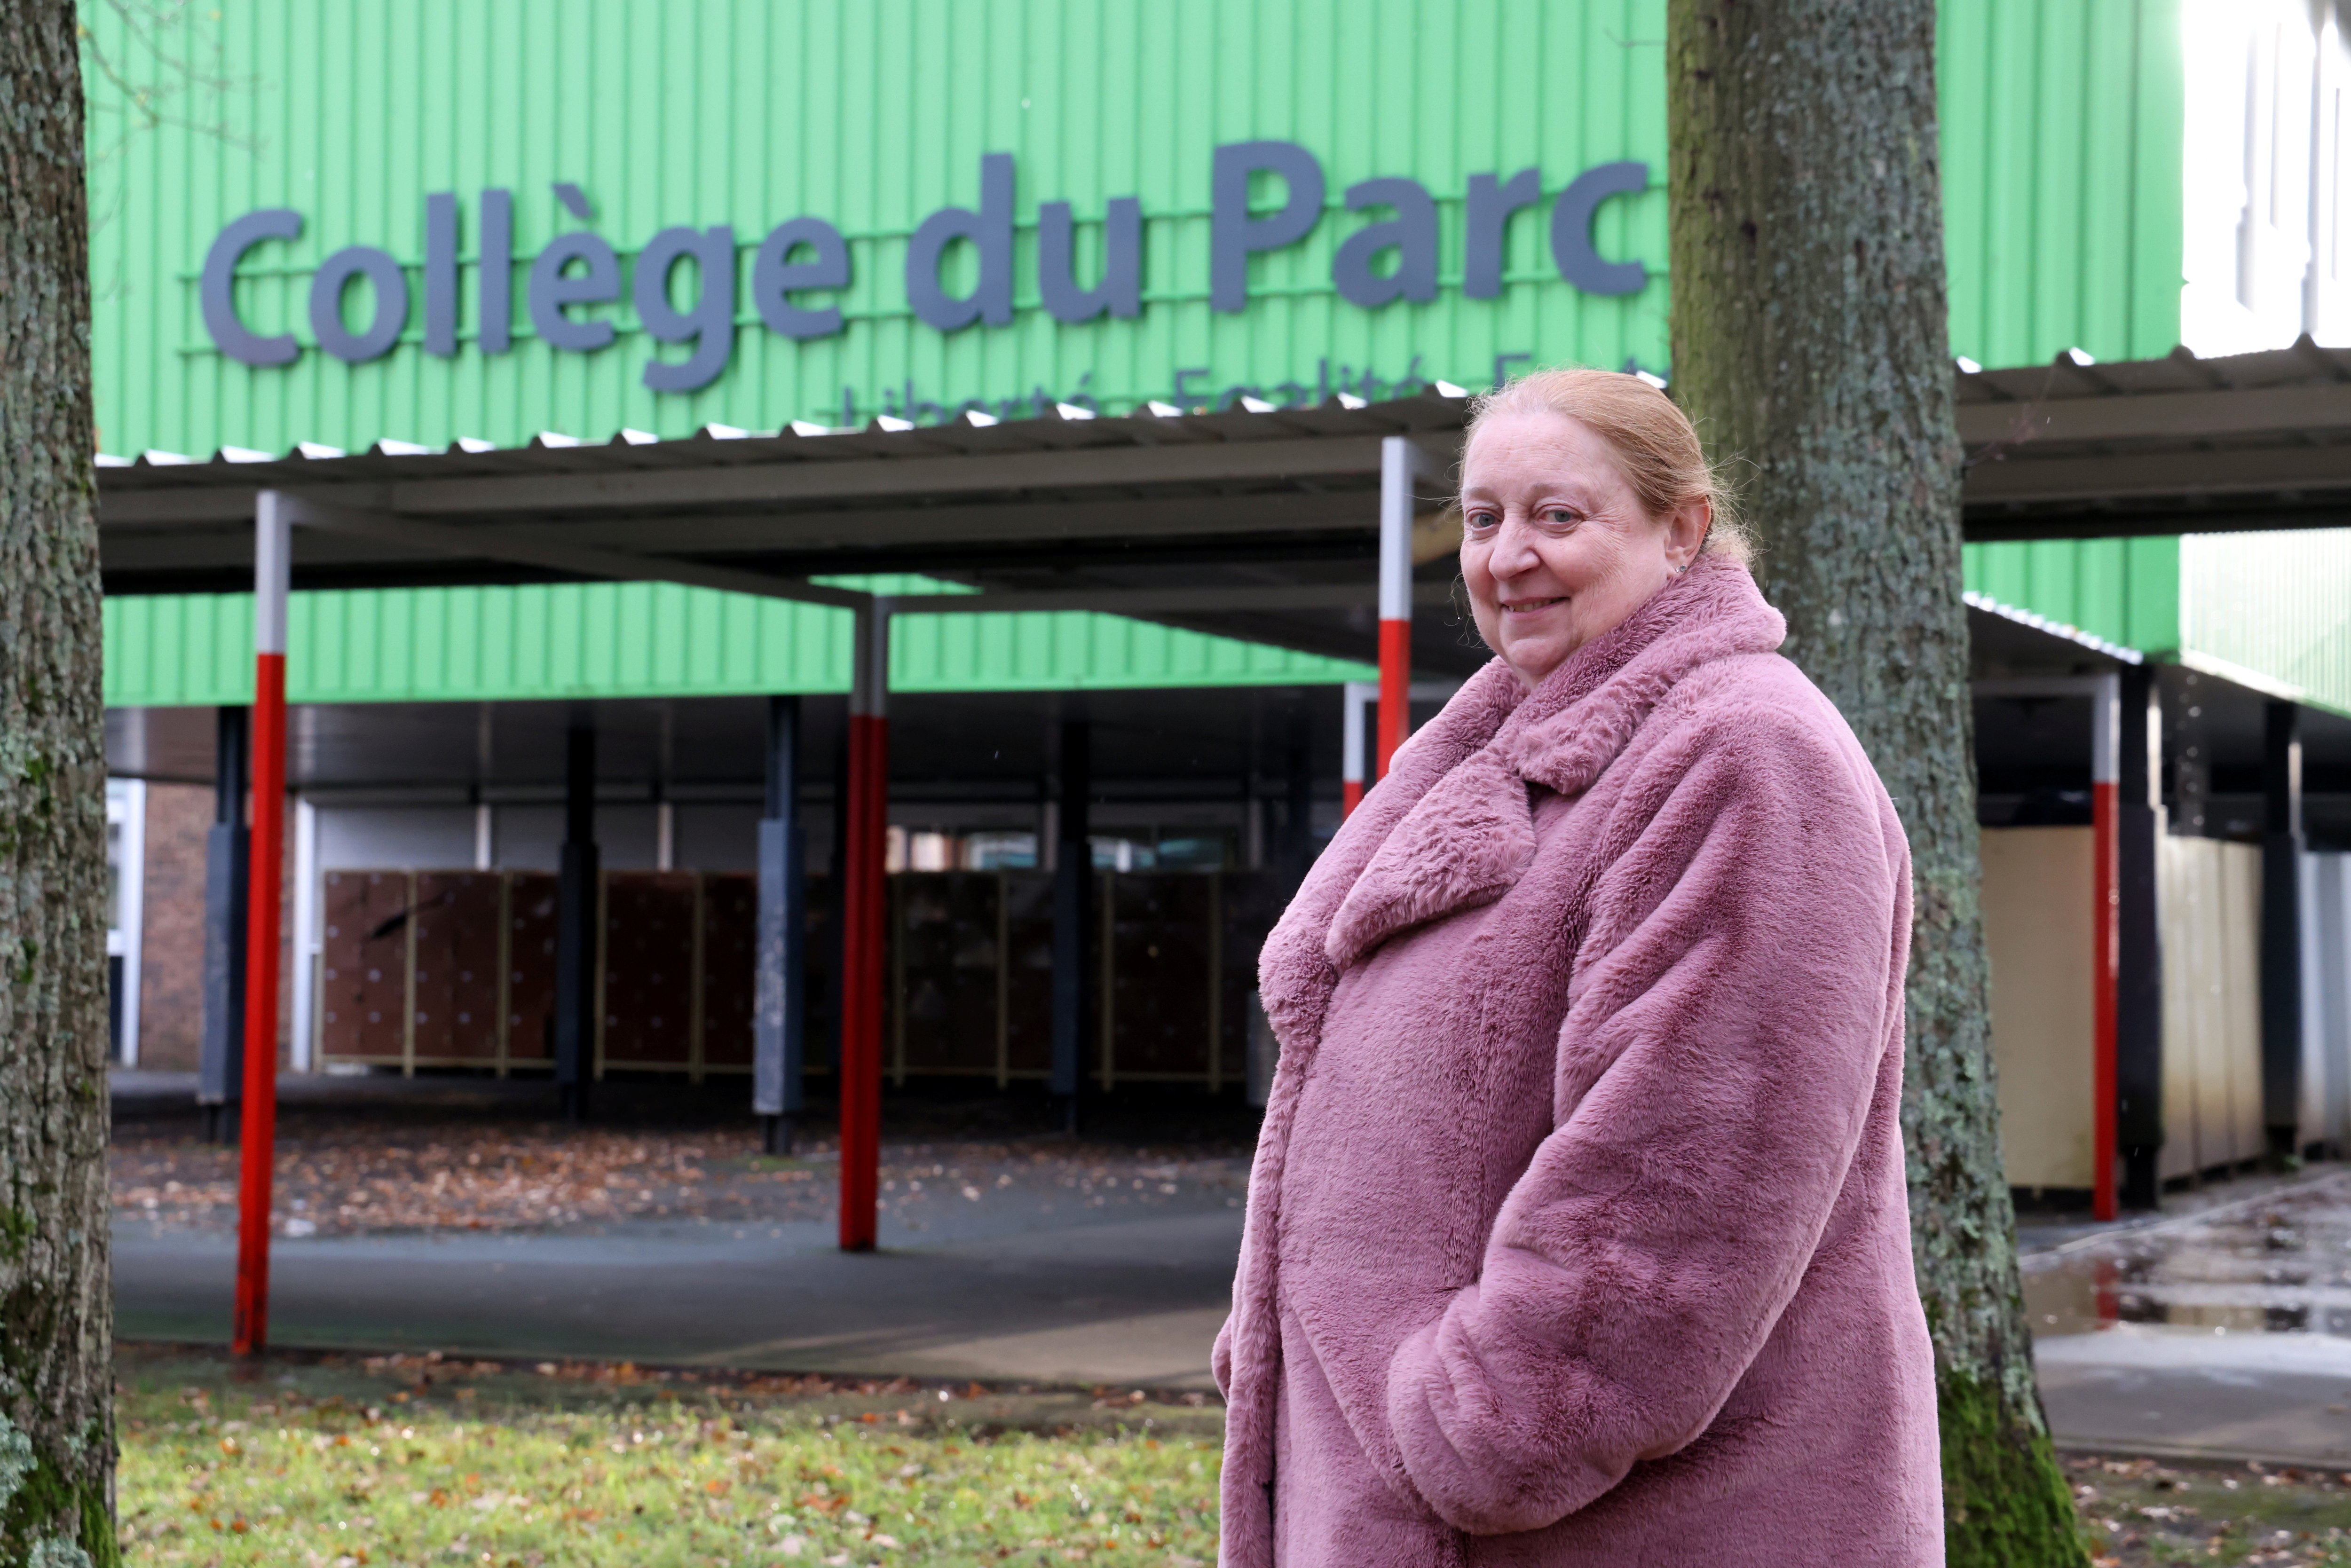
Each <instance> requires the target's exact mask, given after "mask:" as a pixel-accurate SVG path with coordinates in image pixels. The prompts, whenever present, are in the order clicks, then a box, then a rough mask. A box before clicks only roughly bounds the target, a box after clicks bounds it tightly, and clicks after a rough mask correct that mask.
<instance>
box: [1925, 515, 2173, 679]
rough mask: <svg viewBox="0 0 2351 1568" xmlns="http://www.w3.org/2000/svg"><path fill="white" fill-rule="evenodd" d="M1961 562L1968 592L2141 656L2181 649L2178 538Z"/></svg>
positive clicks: (2022, 551) (2025, 549)
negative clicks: (2026, 611)
mask: <svg viewBox="0 0 2351 1568" xmlns="http://www.w3.org/2000/svg"><path fill="white" fill-rule="evenodd" d="M1960 554H1961V559H1962V562H1963V569H1964V572H1965V576H1966V582H1967V587H1968V589H1969V591H1971V592H1975V593H1980V594H1982V595H1984V596H1985V597H1986V598H1989V599H1992V600H1996V601H1999V602H2000V603H2001V604H2005V605H2010V606H2012V607H2014V608H2016V609H2019V610H2029V611H2031V612H2033V613H2034V614H2036V615H2041V616H2044V617H2046V618H2047V619H2049V620H2051V621H2054V622H2058V623H2059V624H2060V625H2065V626H2074V627H2078V628H2080V629H2081V630H2082V631H2085V632H2089V633H2090V634H2091V635H2092V636H2095V637H2103V638H2105V640H2106V641H2107V642H2109V643H2121V644H2122V645H2123V646H2124V647H2126V648H2136V649H2137V650H2139V651H2140V652H2141V653H2152V654H2157V655H2158V656H2169V655H2171V654H2174V653H2177V651H2178V650H2179V646H2180V597H2181V594H2180V575H2181V570H2182V569H2181V565H2180V542H2179V539H2177V538H2138V539H2036V540H2031V541H2013V542H2008V543H2001V544H1976V545H1968V546H1965V547H1964V548H1963V549H1962V550H1961V552H1960Z"/></svg>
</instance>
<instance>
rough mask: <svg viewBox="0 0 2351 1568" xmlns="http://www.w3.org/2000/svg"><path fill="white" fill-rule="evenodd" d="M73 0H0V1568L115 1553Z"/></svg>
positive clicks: (73, 1564) (101, 801)
mask: <svg viewBox="0 0 2351 1568" xmlns="http://www.w3.org/2000/svg"><path fill="white" fill-rule="evenodd" d="M83 192H84V169H83V162H82V98H81V72H80V62H79V57H78V48H77V46H76V40H75V26H74V7H73V4H72V0H0V1563H5V1564H9V1565H12V1568H13V1565H15V1564H19V1563H26V1564H33V1565H35V1568H82V1565H87V1564H91V1563H99V1564H110V1563H117V1562H119V1561H120V1553H119V1552H117V1550H116V1547H115V1537H114V1523H113V1518H112V1514H113V1478H114V1426H113V1414H112V1406H111V1393H112V1388H113V1366H112V1338H113V1301H112V1293H111V1291H110V1281H109V1272H108V1266H107V1218H108V1207H107V1192H106V1140H107V1093H106V1056H107V1008H106V927H107V915H106V899H107V872H106V755H105V744H104V739H103V727H102V724H103V719H102V710H101V699H100V695H99V586H98V531H97V525H96V521H95V518H94V516H93V513H92V510H91V486H90V452H91V449H92V441H91V429H90V401H89V377H90V371H89V232H88V231H89V220H88V214H87V208H86V204H85V201H84V194H83Z"/></svg>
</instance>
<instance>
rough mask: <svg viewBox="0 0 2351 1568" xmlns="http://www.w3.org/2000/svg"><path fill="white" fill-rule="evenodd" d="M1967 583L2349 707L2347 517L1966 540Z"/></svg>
mask: <svg viewBox="0 0 2351 1568" xmlns="http://www.w3.org/2000/svg"><path fill="white" fill-rule="evenodd" d="M1962 553H1963V555H1964V558H1965V563H1966V574H1967V586H1968V589H1969V591H1970V592H1974V593H1980V594H1982V595H1983V596H1984V597H1986V598H1987V599H1991V600H1994V601H1998V602H1999V603H2001V604H2003V605H2012V606H2015V607H2016V608H2019V609H2023V610H2030V611H2032V612H2033V613H2035V614H2038V615H2041V616H2044V617H2046V618H2047V619H2048V620H2050V621H2053V622H2057V623H2059V624H2060V625H2064V626H2072V627H2075V628H2078V629H2079V630H2081V631H2084V632H2088V633H2090V634H2091V635H2092V636H2094V637H2100V638H2104V639H2105V641H2107V642H2109V643H2120V644H2122V645H2123V646H2124V647H2126V648H2134V649H2137V650H2138V651H2139V652H2140V653H2146V654H2147V655H2149V656H2150V657H2153V658H2157V659H2161V660H2165V661H2168V662H2174V663H2181V664H2192V665H2196V666H2199V667H2201V668H2204V669H2208V670H2210V671H2212V672H2213V673H2214V674H2226V675H2229V676H2231V677H2232V678H2234V679H2237V680H2240V681H2244V682H2247V683H2249V684H2251V685H2254V686H2256V687H2260V688H2263V689H2267V690H2271V691H2276V692H2280V693H2283V694H2288V695H2294V696H2296V697H2299V698H2300V699H2302V700H2304V701H2305V702H2310V703H2314V704H2316V705H2317V706H2321V707H2327V708H2332V709H2334V710H2335V712H2337V713H2342V714H2351V619H2346V613H2345V611H2346V606H2351V528H2319V529H2304V530H2300V531H2297V532H2293V533H2273V534H2189V535H2188V536H2186V537H2185V538H2142V539H2047V540H2041V541H2036V542H2032V543H2003V544H1980V545H1969V546H1968V547H1966V549H1965V550H1964V551H1963V552H1962Z"/></svg>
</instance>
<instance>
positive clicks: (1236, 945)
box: [1217, 871, 1298, 1085]
mask: <svg viewBox="0 0 2351 1568" xmlns="http://www.w3.org/2000/svg"><path fill="white" fill-rule="evenodd" d="M1297 891H1298V887H1297V884H1296V883H1294V882H1292V881H1291V880H1290V878H1289V877H1287V876H1284V875H1282V874H1280V873H1277V872H1267V871H1238V872H1227V873H1225V875H1224V888H1223V894H1222V897H1221V899H1220V901H1219V902H1220V904H1221V905H1222V907H1221V908H1220V910H1219V911H1218V914H1219V915H1220V917H1221V919H1222V921H1223V924H1224V935H1225V953H1224V963H1223V965H1222V966H1221V967H1222V971H1223V972H1222V975H1221V977H1220V978H1221V980H1222V983H1223V986H1224V1012H1223V1017H1222V1018H1221V1019H1218V1020H1217V1021H1218V1023H1219V1025H1220V1032H1221V1033H1222V1036H1223V1041H1224V1054H1223V1059H1222V1071H1221V1073H1220V1074H1219V1076H1220V1078H1221V1080H1222V1082H1223V1083H1224V1084H1227V1085H1231V1084H1238V1083H1241V1082H1245V1081H1246V1079H1247V1077H1248V1062H1249V993H1250V992H1252V991H1254V990H1256V989H1257V960H1258V955H1259V953H1260V952H1262V951H1263V950H1264V948H1265V939H1266V936H1267V935H1268V934H1269V933H1270V932H1271V931H1272V930H1273V923H1274V922H1275V921H1277V920H1279V919H1280V918H1281V912H1282V911H1283V910H1284V909H1286V908H1288V907H1289V905H1290V895H1291V894H1294V893H1296V892H1297Z"/></svg>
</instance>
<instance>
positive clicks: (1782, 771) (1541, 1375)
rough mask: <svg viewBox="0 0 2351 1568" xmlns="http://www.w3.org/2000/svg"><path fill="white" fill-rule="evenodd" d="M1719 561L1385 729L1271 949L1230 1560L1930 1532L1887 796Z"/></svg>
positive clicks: (1929, 1422) (1227, 1539)
mask: <svg viewBox="0 0 2351 1568" xmlns="http://www.w3.org/2000/svg"><path fill="white" fill-rule="evenodd" d="M1783 631H1784V623H1783V622H1782V619H1781V617H1780V615H1779V613H1778V612H1775V611H1773V610H1772V609H1771V607H1770V606H1768V605H1766V604H1765V603H1764V602H1763V599H1762V596H1761V594H1760V593H1758V592H1757V591H1756V588H1755V584H1754V581H1753V580H1752V579H1751V578H1750V576H1749V575H1748V573H1747V571H1746V570H1745V569H1744V568H1743V567H1740V566H1739V565H1738V564H1736V563H1735V562H1732V561H1729V560H1726V559H1719V558H1713V557H1708V558H1705V559H1701V561H1700V562H1699V564H1698V566H1697V567H1696V568H1694V569H1693V570H1690V571H1689V572H1688V573H1687V574H1686V575H1685V576H1683V577H1681V578H1679V579H1677V580H1675V581H1674V582H1672V583H1670V584H1668V585H1667V587H1666V588H1665V589H1663V590H1661V591H1659V592H1658V593H1657V594H1656V596H1655V597H1654V598H1652V599H1651V600H1650V601H1648V602H1647V603H1646V604H1645V605H1643V606H1642V607H1641V608H1640V609H1639V610H1637V611H1635V612H1634V614H1633V615H1632V617H1631V618H1630V619H1628V620H1627V621H1626V622H1625V623H1624V624H1623V625H1621V626H1619V627H1618V628H1617V629H1616V630H1615V631H1614V632H1609V633H1608V634H1607V635H1606V636H1604V637H1602V638H1600V639H1597V640H1596V641H1594V642H1593V643H1590V644H1589V645H1587V646H1586V647H1584V648H1583V649H1582V650H1580V651H1578V652H1577V653H1575V654H1574V655H1573V657H1572V658H1571V659H1569V661H1568V662H1567V663H1566V664H1564V665H1562V667H1561V668H1560V669H1559V670H1557V671H1556V672H1554V673H1553V674H1552V676H1551V677H1550V678H1549V679H1548V680H1546V681H1545V682H1544V683H1543V684H1542V685H1541V687H1540V688H1539V689H1538V690H1536V691H1534V692H1532V693H1527V692H1524V691H1523V689H1522V688H1521V687H1520V685H1519V683H1518V681H1517V680H1516V678H1515V677H1514V676H1512V675H1511V674H1510V672H1509V671H1508V670H1507V669H1505V668H1503V666H1502V665H1501V664H1500V662H1499V660H1498V661H1496V662H1495V663H1493V664H1489V665H1488V666H1487V667H1486V669H1485V670H1483V671H1482V672H1480V673H1479V674H1478V675H1477V676H1475V677H1474V678H1473V679H1471V680H1470V681H1469V683H1468V685H1465V686H1464V687H1463V688H1462V689H1461V692H1460V693H1459V695H1457V696H1456V697H1455V698H1454V699H1453V701H1452V702H1451V703H1449V704H1447V706H1446V709H1445V712H1444V713H1443V714H1442V715H1441V716H1439V717H1438V718H1437V720H1436V722H1434V723H1433V724H1431V725H1430V726H1429V727H1427V728H1426V729H1424V730H1423V731H1421V733H1420V734H1418V735H1416V736H1415V737H1413V738H1412V740H1411V741H1410V742H1409V743H1408V744H1406V745H1405V747H1403V748H1402V749H1401V750H1399V751H1398V752H1397V754H1396V758H1395V765H1394V767H1393V768H1392V770H1391V771H1390V773H1389V776H1388V778H1387V779H1386V780H1385V781H1384V782H1383V783H1382V784H1381V785H1380V786H1379V787H1378V788H1377V789H1374V790H1373V791H1372V792H1371V794H1370V795H1369V796H1367V797H1366V798H1365V799H1364V803H1363V805H1362V806H1361V807H1360V808H1359V809H1358V810H1356V812H1355V813H1354V815H1353V817H1352V818H1350V819H1349V820H1348V821H1347V822H1346V824H1345V825H1344V826H1343V828H1342V829H1341V830H1340V831H1339V835H1338V837H1337V838H1336V839H1334V840H1333V841H1332V844H1331V847H1330V849H1329V851H1328V852H1326V853H1325V854H1324V855H1323V856H1322V860H1321V861H1320V862H1318V863H1317V864H1316V866H1315V867H1314V870H1313V872H1312V873H1311V875H1310V876H1309V877H1308V878H1307V880H1306V883H1305V885H1304V886H1303V887H1302V888H1301V889H1300V891H1299V894H1298V897H1297V899H1296V900H1295V901H1294V902H1293V903H1292V904H1290V909H1289V912H1288V913H1287V914H1285V915H1283V917H1282V919H1281V923H1280V925H1279V926H1277V927H1276V929H1275V931H1274V933H1273V936H1271V938H1270V940H1269V941H1268V942H1267V944H1266V947H1265V954H1264V958H1263V961H1262V964H1261V966H1260V971H1259V978H1260V986H1261V989H1262V993H1263V996H1264V998H1265V1006H1266V1010H1267V1012H1268V1014H1269V1015H1270V1019H1271V1020H1272V1023H1273V1027H1274V1030H1275V1032H1276V1034H1277V1036H1278V1037H1279V1039H1280V1042H1281V1048H1282V1054H1281V1065H1280V1071H1279V1072H1278V1074H1277V1075H1276V1078H1275V1082H1274V1087H1273V1092H1272V1097H1271V1103H1270V1105H1269V1106H1268V1107H1267V1110H1266V1117H1265V1126H1264V1130H1263V1132H1262V1134H1260V1135H1259V1141H1258V1151H1257V1164H1256V1168H1255V1170H1254V1171H1253V1173H1252V1174H1251V1176H1250V1178H1249V1218H1248V1227H1247V1232H1246V1235H1245V1238H1244V1239H1243V1242H1242V1248H1241V1261H1240V1268H1239V1271H1238V1276H1237V1277H1236V1279H1235V1280H1234V1282H1233V1312H1232V1317H1231V1319H1230V1321H1229V1322H1228V1323H1227V1324H1226V1326H1225V1331H1224V1333H1222V1334H1220V1335H1218V1337H1217V1353H1216V1367H1217V1382H1218V1385H1220V1386H1221V1387H1222V1388H1223V1389H1224V1390H1225V1393H1226V1396H1227V1397H1228V1400H1229V1401H1230V1414H1229V1418H1228V1419H1229V1424H1228V1430H1227V1436H1226V1439H1225V1468H1224V1478H1223V1489H1224V1518H1223V1525H1224V1547H1223V1555H1224V1561H1225V1562H1226V1563H1229V1564H1234V1565H1237V1568H1271V1565H1272V1564H1276V1563H1279V1564H1281V1565H1283V1568H1307V1565H1323V1564H1328V1565H1330V1568H1423V1565H1428V1568H1434V1565H1437V1564H1447V1565H1462V1568H1467V1565H1470V1564H1487V1563H1495V1564H1499V1563H1511V1564H1527V1565H1530V1568H1531V1565H1535V1564H1542V1565H1546V1568H1548V1565H1552V1564H1571V1563H1573V1564H1579V1565H1583V1564H1588V1565H1590V1568H1603V1565H1604V1568H1641V1565H1648V1564H1681V1563H1687V1564H1693V1565H1696V1564H1704V1565H1705V1568H1740V1565H1743V1564H1774V1565H1780V1564H1785V1565H1788V1568H1798V1565H1802V1568H1818V1565H1822V1564H1829V1563H1835V1564H1839V1565H1841V1568H1842V1565H1845V1564H1855V1565H1859V1564H1870V1565H1873V1568H1877V1565H1886V1568H1895V1565H1899V1568H1915V1565H1918V1564H1936V1563H1941V1562H1942V1560H1943V1549H1942V1516H1941V1500H1940V1479H1939V1464H1938V1453H1937V1437H1936V1416H1935V1380H1934V1364H1933V1355H1932V1352H1931V1350H1930V1349H1929V1346H1928V1339H1927V1327H1926V1322H1925V1319H1924V1316H1923V1314H1922V1313H1921V1312H1920V1310H1919V1305H1918V1296H1917V1288H1916V1286H1915V1284H1914V1283H1913V1280H1912V1275H1911V1260H1910V1228H1909V1213H1908V1207H1907V1198H1906V1196H1905V1191H1904V1176H1903V1150H1902V1134H1901V1126H1900V1122H1899V1108H1900V1102H1901V1091H1902V981H1903V968H1904V965H1905V963H1906V962H1907V942H1908V934H1909V920H1910V891H1909V873H1910V866H1909V854H1908V849H1907V845H1906V843H1905V841H1904V839H1903V835H1902V828H1901V824H1900V823H1899V821H1896V817H1895V814H1894V808H1893V806H1892V805H1891V804H1890V803H1889V802H1888V801H1887V800H1886V792H1885V790H1884V789H1883V788H1882V787H1881V786H1880V785H1879V783H1878V781H1877V776H1876V772H1875V771H1874V770H1873V769H1872V768H1870V765H1869V761H1868V759H1867V758H1865V757H1864V756H1863V755H1862V752H1861V748H1860V747H1859V746H1858V745H1857V744H1856V743H1855V740H1854V738H1853V735H1852V732H1851V731H1850V730H1848V729H1847V728H1846V727H1845V724H1844V720H1843V718H1841V717H1840V716H1838V714H1837V712H1836V710H1835V708H1834V707H1833V706H1831V705H1830V704H1829V702H1828V700H1827V699H1826V698H1824V697H1823V696H1822V695H1821V694H1820V693H1819V692H1818V691H1817V690H1816V689H1815V688H1814V687H1813V685H1811V684H1810V683H1809V682H1808V681H1806V680H1805V678H1804V677H1803V675H1802V674H1800V673H1798V671H1797V670H1796V668H1795V666H1794V665H1792V664H1789V663H1788V662H1787V661H1786V660H1785V659H1782V658H1781V657H1780V656H1779V655H1778V653H1775V652H1774V651H1773V650H1775V649H1776V648H1777V647H1778V646H1779V644H1780V641H1781V638H1782V633H1783Z"/></svg>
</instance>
